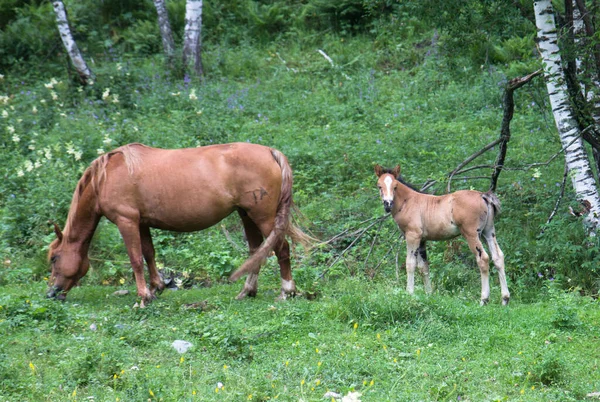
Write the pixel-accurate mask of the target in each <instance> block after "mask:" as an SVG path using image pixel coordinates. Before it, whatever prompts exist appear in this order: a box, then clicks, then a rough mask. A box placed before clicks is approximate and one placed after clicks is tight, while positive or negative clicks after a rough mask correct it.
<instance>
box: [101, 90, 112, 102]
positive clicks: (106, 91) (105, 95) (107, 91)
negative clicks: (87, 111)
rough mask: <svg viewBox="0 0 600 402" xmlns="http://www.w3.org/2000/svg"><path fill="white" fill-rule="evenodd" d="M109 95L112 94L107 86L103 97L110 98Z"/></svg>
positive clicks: (104, 98)
mask: <svg viewBox="0 0 600 402" xmlns="http://www.w3.org/2000/svg"><path fill="white" fill-rule="evenodd" d="M109 96H110V88H106V89H105V90H104V92H103V93H102V99H103V100H106V99H108V97H109Z"/></svg>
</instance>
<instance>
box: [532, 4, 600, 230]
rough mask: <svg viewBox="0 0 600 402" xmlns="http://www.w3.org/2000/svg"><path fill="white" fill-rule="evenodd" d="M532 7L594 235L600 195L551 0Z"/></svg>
mask: <svg viewBox="0 0 600 402" xmlns="http://www.w3.org/2000/svg"><path fill="white" fill-rule="evenodd" d="M533 8H534V12H535V21H536V26H537V30H538V32H537V36H538V44H539V51H540V53H541V56H542V59H543V62H544V72H545V76H546V87H547V89H548V96H549V98H550V104H551V106H552V113H553V114H554V120H555V122H556V128H557V129H558V134H559V137H560V141H561V143H562V145H563V148H564V150H565V159H566V162H567V168H568V169H569V176H570V177H571V181H572V184H573V188H574V190H575V194H576V197H577V199H578V201H579V202H580V203H582V204H583V205H585V206H586V209H589V213H587V215H586V216H585V218H584V223H585V225H586V227H587V229H588V231H589V233H590V235H595V234H596V230H597V228H598V224H599V218H600V197H599V196H598V187H597V185H596V181H595V179H594V176H593V174H592V170H591V167H590V163H589V160H588V157H587V153H586V150H585V147H584V144H583V140H582V138H581V131H580V130H579V127H578V125H577V121H576V120H575V117H574V115H573V112H572V110H571V105H570V103H569V96H568V89H567V85H566V83H565V75H564V71H563V68H562V60H561V56H560V49H559V47H558V37H557V31H556V22H555V19H554V10H553V8H552V3H551V0H540V1H535V2H534V3H533Z"/></svg>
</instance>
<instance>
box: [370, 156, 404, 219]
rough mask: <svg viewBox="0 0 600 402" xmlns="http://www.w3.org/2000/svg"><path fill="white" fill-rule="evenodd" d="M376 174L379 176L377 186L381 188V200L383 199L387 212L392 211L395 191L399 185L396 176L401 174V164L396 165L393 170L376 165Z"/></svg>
mask: <svg viewBox="0 0 600 402" xmlns="http://www.w3.org/2000/svg"><path fill="white" fill-rule="evenodd" d="M375 174H376V175H377V177H379V179H378V180H377V188H378V189H379V195H380V196H381V201H383V209H385V212H388V213H389V212H392V208H393V207H394V193H395V192H396V187H397V185H398V181H397V180H396V177H397V176H398V175H399V174H400V166H396V167H395V168H394V169H392V170H387V169H383V168H382V167H381V166H379V165H376V166H375Z"/></svg>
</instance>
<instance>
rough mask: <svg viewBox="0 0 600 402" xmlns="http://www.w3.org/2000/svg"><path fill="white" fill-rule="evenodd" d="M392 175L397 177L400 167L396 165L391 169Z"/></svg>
mask: <svg viewBox="0 0 600 402" xmlns="http://www.w3.org/2000/svg"><path fill="white" fill-rule="evenodd" d="M392 175H394V177H398V176H400V165H396V166H395V167H394V168H393V169H392Z"/></svg>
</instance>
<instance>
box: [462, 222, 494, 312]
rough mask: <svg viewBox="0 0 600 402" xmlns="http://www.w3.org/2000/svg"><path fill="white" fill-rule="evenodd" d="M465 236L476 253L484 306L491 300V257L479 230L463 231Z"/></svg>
mask: <svg viewBox="0 0 600 402" xmlns="http://www.w3.org/2000/svg"><path fill="white" fill-rule="evenodd" d="M463 236H464V238H465V239H466V240H467V243H469V248H470V249H471V252H472V253H473V254H475V259H476V260H477V265H478V266H479V272H481V305H482V306H483V305H485V304H487V302H488V301H489V300H490V257H489V256H488V254H487V253H486V252H485V249H484V248H483V244H481V240H479V233H478V232H477V231H475V233H472V232H464V231H463Z"/></svg>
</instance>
